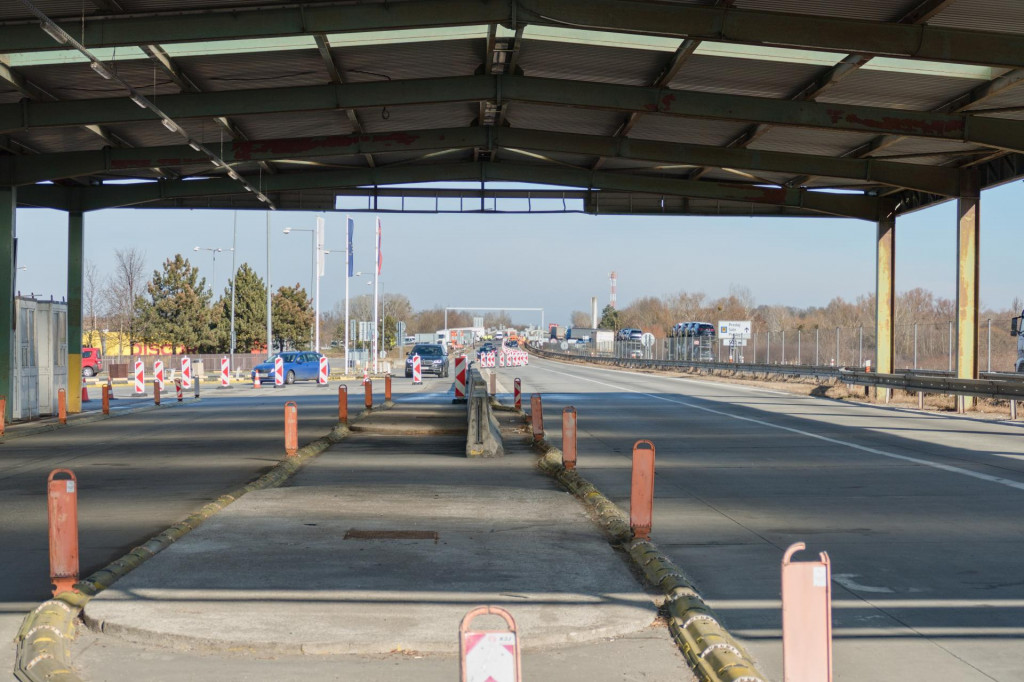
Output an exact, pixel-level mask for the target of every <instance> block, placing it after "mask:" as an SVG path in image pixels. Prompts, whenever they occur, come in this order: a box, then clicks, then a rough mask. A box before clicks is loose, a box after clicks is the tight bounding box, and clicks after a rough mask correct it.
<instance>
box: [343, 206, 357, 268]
mask: <svg viewBox="0 0 1024 682" xmlns="http://www.w3.org/2000/svg"><path fill="white" fill-rule="evenodd" d="M345 219H346V220H347V221H348V246H347V247H346V248H345V253H347V254H348V276H349V277H352V276H354V275H355V274H356V273H355V268H354V267H353V263H355V259H354V258H353V256H352V233H353V232H355V230H356V221H354V220H352V218H350V217H348V216H345Z"/></svg>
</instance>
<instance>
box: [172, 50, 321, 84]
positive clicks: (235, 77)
mask: <svg viewBox="0 0 1024 682" xmlns="http://www.w3.org/2000/svg"><path fill="white" fill-rule="evenodd" d="M177 63H178V65H179V66H180V67H181V69H182V70H183V71H184V72H185V73H186V74H188V76H189V77H190V78H191V79H192V80H193V81H195V83H196V85H198V86H199V88H200V89H202V90H206V91H208V92H213V91H222V90H252V89H256V88H273V87H280V86H285V85H287V86H289V87H299V86H303V85H323V84H325V83H329V82H330V77H329V76H328V74H327V69H326V68H324V63H323V60H322V59H321V58H320V54H319V53H318V52H317V51H316V50H280V51H276V52H246V53H238V54H221V55H216V56H215V57H210V56H201V57H179V58H178V60H177Z"/></svg>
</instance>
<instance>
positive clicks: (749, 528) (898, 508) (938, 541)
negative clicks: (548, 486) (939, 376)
mask: <svg viewBox="0 0 1024 682" xmlns="http://www.w3.org/2000/svg"><path fill="white" fill-rule="evenodd" d="M505 372H506V373H508V372H509V370H505ZM514 372H515V374H516V375H518V376H520V377H522V380H523V391H524V394H525V395H526V396H529V395H530V394H531V393H533V392H540V393H542V394H543V397H544V419H545V421H544V423H545V426H546V431H547V433H548V439H549V440H550V441H551V442H552V443H553V444H555V445H559V444H560V442H561V434H560V425H561V420H560V414H561V410H562V408H563V407H564V406H566V405H573V406H575V407H576V410H577V412H578V420H579V421H578V429H579V470H580V473H581V475H583V476H585V477H587V478H588V479H590V480H591V481H592V482H594V483H595V484H596V485H597V486H598V488H600V489H601V490H602V491H604V492H605V493H606V494H608V495H609V496H610V497H612V498H613V499H615V500H616V501H617V502H618V503H619V504H620V505H621V506H622V507H623V508H628V505H629V500H628V494H629V467H630V459H629V458H630V455H631V451H632V446H633V443H634V442H635V441H636V440H637V439H640V438H649V439H651V440H653V441H654V443H655V445H656V447H657V464H656V467H657V476H656V487H655V508H654V529H653V532H652V539H654V541H655V542H657V543H658V545H659V546H660V547H661V548H662V549H663V550H665V551H666V552H667V553H668V554H669V555H670V556H671V557H672V558H673V559H674V561H675V562H676V563H677V564H678V565H679V566H681V567H682V568H683V569H684V570H685V571H687V572H688V573H689V575H690V576H691V577H692V579H693V580H694V582H695V583H696V584H697V586H698V587H699V589H700V590H701V592H702V593H703V595H704V597H705V598H706V599H707V600H708V601H709V602H710V604H711V605H712V606H713V607H714V608H715V609H716V610H717V611H718V612H719V614H720V615H721V616H722V617H723V618H724V620H725V624H726V625H727V626H728V627H729V628H730V629H731V631H732V632H733V633H734V634H736V635H738V636H739V637H740V638H741V639H742V641H743V642H744V643H745V644H746V646H747V647H748V648H749V651H750V652H751V653H752V654H753V655H754V657H755V658H757V659H758V660H759V661H760V663H761V668H762V670H764V671H765V672H766V673H768V674H769V675H770V676H772V677H773V678H774V679H782V669H781V655H782V647H781V640H780V637H781V617H780V602H779V595H780V587H779V584H780V566H779V564H780V561H781V558H782V554H783V552H784V551H785V549H786V548H787V547H788V546H789V545H791V544H792V543H794V542H797V541H804V542H806V543H807V549H808V551H807V552H805V553H801V554H798V555H797V556H796V557H795V558H796V559H798V560H800V559H804V560H807V559H813V558H816V557H817V553H818V552H819V551H827V552H828V553H829V556H830V557H831V561H832V572H833V574H832V588H833V599H834V604H833V624H834V630H833V633H834V662H835V672H836V679H837V680H858V681H859V680H903V679H927V680H930V681H932V682H936V681H940V682H967V681H974V680H979V681H980V680H989V681H990V680H1000V681H1003V682H1011V681H1015V680H1016V681H1020V680H1024V520H1022V518H1024V424H1020V423H1017V424H1014V423H1007V422H990V421H982V420H975V419H971V418H969V417H966V418H965V417H957V416H955V415H950V416H947V415H937V414H934V413H930V414H926V413H918V412H916V411H911V410H899V409H890V408H886V407H876V406H868V405H859V404H849V403H842V402H837V401H832V400H827V399H819V398H812V397H803V396H795V395H792V394H789V393H783V392H778V391H774V390H770V389H768V388H753V387H747V386H741V385H736V384H728V383H719V382H713V381H707V380H695V379H690V378H681V377H667V376H657V375H648V374H641V373H636V372H625V371H618V370H612V369H599V368H589V367H584V366H581V365H570V364H562V363H556V362H550V361H542V360H536V359H534V360H531V363H530V366H529V367H526V368H519V369H517V370H514ZM505 383H506V385H507V386H511V380H508V381H507V382H505Z"/></svg>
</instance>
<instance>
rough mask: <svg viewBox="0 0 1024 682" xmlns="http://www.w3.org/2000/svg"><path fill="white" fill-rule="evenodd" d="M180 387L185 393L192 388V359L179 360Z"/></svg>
mask: <svg viewBox="0 0 1024 682" xmlns="http://www.w3.org/2000/svg"><path fill="white" fill-rule="evenodd" d="M181 387H182V388H183V389H185V390H186V391H187V390H189V389H191V388H192V358H188V357H185V358H182V359H181Z"/></svg>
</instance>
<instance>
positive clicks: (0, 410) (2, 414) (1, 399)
mask: <svg viewBox="0 0 1024 682" xmlns="http://www.w3.org/2000/svg"><path fill="white" fill-rule="evenodd" d="M6 421H7V396H5V395H0V436H2V435H4V423H5V422H6Z"/></svg>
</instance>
